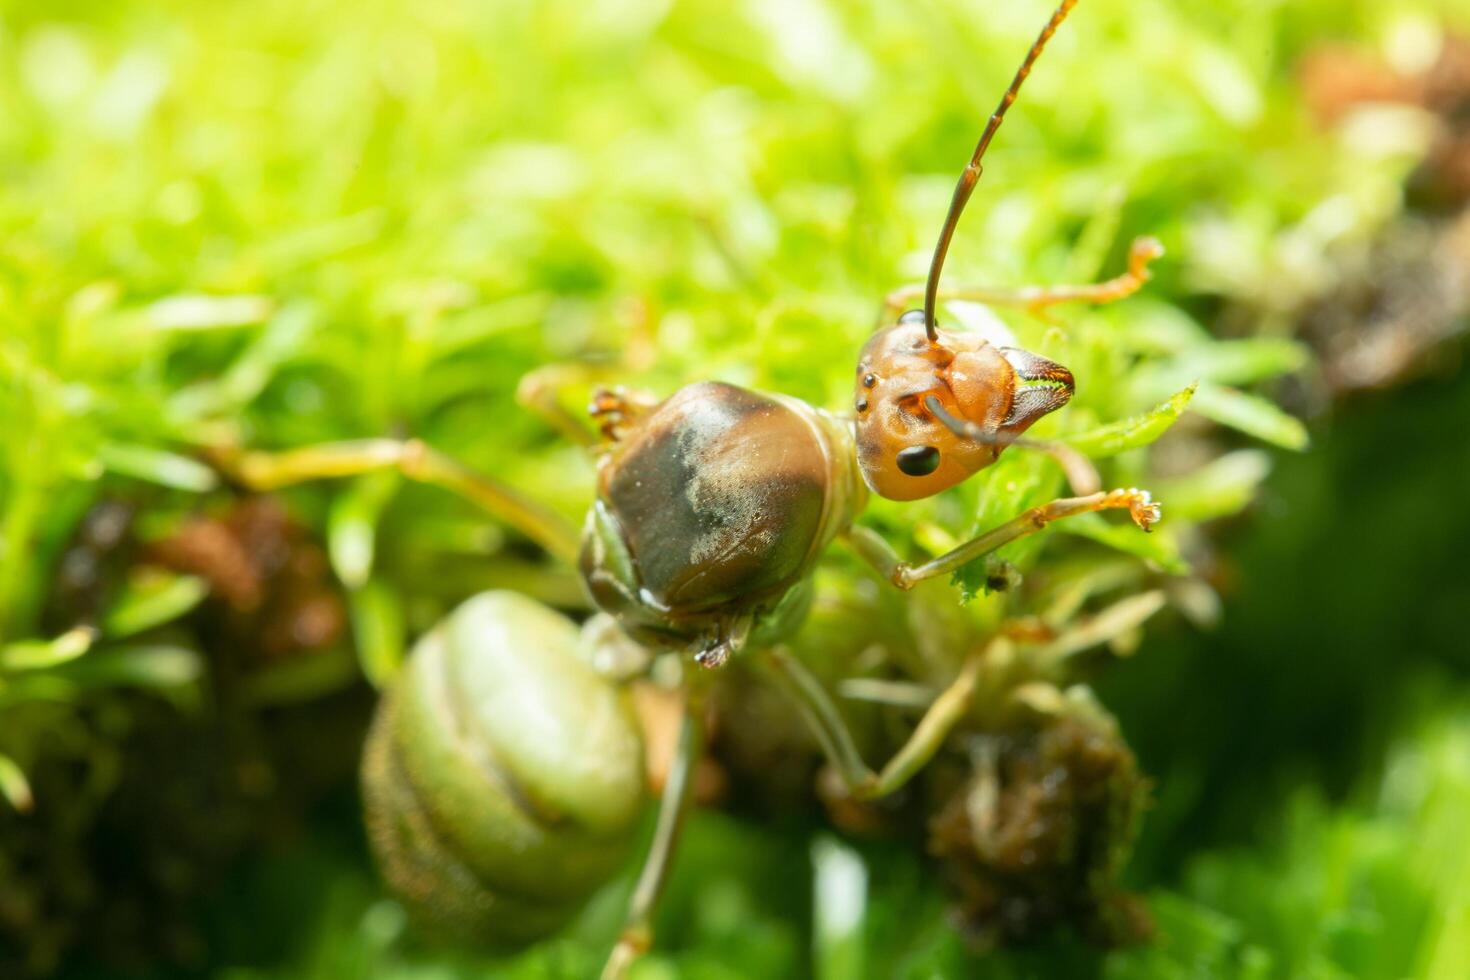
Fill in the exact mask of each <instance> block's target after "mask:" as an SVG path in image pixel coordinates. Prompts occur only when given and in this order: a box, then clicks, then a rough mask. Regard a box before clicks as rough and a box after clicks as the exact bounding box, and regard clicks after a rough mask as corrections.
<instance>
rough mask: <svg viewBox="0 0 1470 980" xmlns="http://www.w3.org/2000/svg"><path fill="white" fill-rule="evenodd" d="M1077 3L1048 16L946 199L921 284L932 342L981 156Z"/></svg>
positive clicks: (1069, 1)
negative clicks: (943, 279) (953, 243)
mask: <svg viewBox="0 0 1470 980" xmlns="http://www.w3.org/2000/svg"><path fill="white" fill-rule="evenodd" d="M1075 6H1077V0H1062V3H1061V6H1059V7H1057V9H1056V12H1055V13H1053V14H1052V15H1051V20H1049V21H1047V22H1046V26H1045V27H1043V28H1042V29H1041V33H1040V34H1039V35H1037V37H1036V42H1035V43H1034V44H1032V45H1031V50H1030V52H1028V53H1027V55H1026V60H1025V61H1023V62H1021V67H1020V68H1018V69H1016V77H1015V78H1013V79H1011V87H1010V88H1008V89H1006V94H1005V95H1004V96H1003V97H1002V98H1001V100H1000V105H999V106H998V107H996V110H995V112H994V113H993V114H992V115H991V117H990V122H989V123H987V124H986V126H985V132H983V133H981V134H980V142H979V143H976V144H975V153H974V154H973V155H972V156H971V157H970V162H969V164H968V165H966V167H965V171H964V173H962V174H960V182H959V184H957V185H956V186H955V189H954V199H953V200H951V201H950V202H949V216H948V217H946V218H945V219H944V227H943V228H942V229H940V232H939V244H937V245H935V246H934V258H933V259H931V260H930V262H929V279H928V281H927V282H925V283H924V330H925V332H926V333H928V335H929V339H930V340H931V341H933V340H938V339H939V327H938V325H937V324H936V323H935V321H934V303H935V301H936V300H937V299H938V298H939V270H940V269H943V268H944V257H945V255H947V254H948V253H949V242H950V239H952V238H953V237H954V230H955V227H956V226H958V225H959V223H960V215H961V214H962V213H964V210H965V205H966V204H967V203H969V200H970V195H971V194H972V193H974V191H975V184H976V183H978V182H979V180H980V172H981V170H982V169H983V168H982V167H981V166H980V158H981V157H983V156H985V151H986V150H987V149H989V148H990V141H991V139H993V138H994V137H995V131H996V130H997V129H1000V124H1001V122H1002V121H1003V120H1004V119H1005V117H1006V110H1007V109H1009V108H1010V107H1011V103H1012V102H1015V101H1016V95H1017V93H1019V92H1020V91H1021V85H1022V83H1023V82H1025V81H1026V76H1028V75H1030V74H1031V66H1032V65H1034V64H1036V59H1037V58H1039V57H1041V50H1042V48H1045V47H1046V42H1048V41H1050V40H1051V36H1052V35H1053V34H1055V33H1056V32H1057V28H1058V27H1060V26H1061V25H1062V21H1064V20H1066V19H1067V15H1068V14H1069V13H1071V12H1072V8H1073V7H1075Z"/></svg>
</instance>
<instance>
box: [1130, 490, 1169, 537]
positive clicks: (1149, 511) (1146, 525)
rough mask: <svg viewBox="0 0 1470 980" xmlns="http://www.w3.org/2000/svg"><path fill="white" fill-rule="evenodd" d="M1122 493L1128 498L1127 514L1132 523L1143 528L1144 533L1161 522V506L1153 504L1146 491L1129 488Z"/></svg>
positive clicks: (1162, 514) (1162, 511)
mask: <svg viewBox="0 0 1470 980" xmlns="http://www.w3.org/2000/svg"><path fill="white" fill-rule="evenodd" d="M1124 493H1125V494H1126V495H1127V498H1128V513H1129V515H1130V516H1132V518H1133V523H1135V524H1137V525H1138V526H1139V527H1141V528H1143V530H1144V532H1145V533H1147V532H1149V531H1152V530H1153V529H1154V525H1155V524H1157V523H1159V521H1161V520H1163V518H1164V508H1163V505H1162V504H1157V503H1154V501H1153V498H1152V497H1150V496H1149V493H1148V491H1147V490H1139V489H1136V488H1132V487H1130V488H1129V489H1128V490H1125V491H1124Z"/></svg>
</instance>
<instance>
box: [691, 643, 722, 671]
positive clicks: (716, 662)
mask: <svg viewBox="0 0 1470 980" xmlns="http://www.w3.org/2000/svg"><path fill="white" fill-rule="evenodd" d="M729 659H730V644H729V643H726V642H725V641H723V640H721V641H720V642H719V643H716V644H715V645H714V646H711V647H705V648H704V649H703V650H701V651H699V652H698V653H696V654H695V655H694V662H695V663H697V664H699V666H701V667H703V668H705V669H706V670H714V669H715V668H717V667H723V666H725V661H727V660H729Z"/></svg>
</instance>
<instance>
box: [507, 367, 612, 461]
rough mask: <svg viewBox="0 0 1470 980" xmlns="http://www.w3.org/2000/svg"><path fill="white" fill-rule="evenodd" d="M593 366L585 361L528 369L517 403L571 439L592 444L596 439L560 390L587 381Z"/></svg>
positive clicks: (519, 387)
mask: <svg viewBox="0 0 1470 980" xmlns="http://www.w3.org/2000/svg"><path fill="white" fill-rule="evenodd" d="M590 374H592V369H590V368H588V367H587V366H586V365H582V364H547V365H545V366H543V367H539V368H537V369H536V370H534V371H530V372H527V373H526V374H525V375H523V376H522V377H521V380H520V382H519V383H518V384H517V385H516V404H518V405H520V406H521V407H522V408H524V409H525V410H526V411H528V412H530V413H531V414H533V415H535V416H537V417H538V418H540V419H541V421H543V422H545V423H546V424H547V425H548V426H550V427H551V428H553V429H555V430H556V431H557V432H559V433H561V434H562V435H563V436H565V437H566V438H567V440H568V441H570V442H573V443H575V444H576V445H579V446H587V447H589V448H590V447H592V446H595V445H596V444H597V438H596V437H595V436H594V435H593V434H592V432H591V431H590V430H588V428H587V425H586V424H585V423H584V422H583V421H582V419H581V418H579V417H578V416H577V415H576V414H575V413H573V412H570V411H568V410H567V408H566V406H564V405H563V404H562V402H561V397H560V396H561V393H562V391H564V390H565V389H567V388H569V387H571V386H572V385H575V384H581V383H585V382H586V381H587V380H588V376H589V375H590Z"/></svg>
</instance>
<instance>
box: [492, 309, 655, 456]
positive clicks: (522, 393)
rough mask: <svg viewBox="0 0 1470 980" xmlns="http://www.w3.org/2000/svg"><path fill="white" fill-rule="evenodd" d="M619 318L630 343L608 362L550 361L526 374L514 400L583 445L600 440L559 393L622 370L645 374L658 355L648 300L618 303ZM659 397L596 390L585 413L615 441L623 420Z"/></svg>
mask: <svg viewBox="0 0 1470 980" xmlns="http://www.w3.org/2000/svg"><path fill="white" fill-rule="evenodd" d="M617 318H618V320H619V321H620V322H621V323H623V324H624V325H625V327H626V331H627V332H626V347H625V349H624V350H623V351H622V353H621V354H620V355H618V356H616V357H613V358H611V359H609V360H607V361H604V362H598V363H588V362H568V363H564V364H547V365H545V366H543V367H539V368H537V369H535V370H534V371H530V372H528V373H527V374H526V375H524V376H523V377H522V378H521V380H520V383H519V384H517V385H516V402H517V403H518V404H519V405H520V406H521V407H522V408H524V409H526V410H527V411H529V412H531V413H533V414H535V415H537V416H539V417H540V418H541V420H542V421H544V422H545V423H546V424H547V425H549V426H550V427H551V428H553V429H555V430H556V431H557V432H560V433H561V434H562V435H564V436H566V437H567V438H568V439H569V440H571V441H572V442H574V443H576V444H577V445H579V446H585V447H588V448H592V447H595V446H597V445H598V438H597V437H596V436H594V435H593V434H592V433H591V432H589V431H588V429H587V425H586V423H585V421H584V419H583V417H582V416H581V414H580V413H578V412H573V411H569V410H568V409H567V407H566V405H565V404H564V403H563V401H562V398H561V395H562V393H563V392H565V391H566V390H567V389H568V388H573V387H579V386H582V385H589V384H593V383H596V382H600V381H603V380H606V379H608V378H609V377H613V376H615V375H617V374H618V373H620V372H629V373H641V372H644V371H647V370H648V369H649V368H650V367H652V366H653V363H654V361H655V360H656V358H657V355H658V339H657V336H656V334H655V329H654V327H655V325H654V321H653V317H652V314H651V311H650V310H649V307H648V304H647V303H645V302H643V301H642V300H638V299H629V300H626V301H624V302H623V303H621V304H620V305H619V308H618V311H617ZM653 404H655V400H654V399H652V398H650V397H648V396H646V395H643V394H641V393H633V392H626V391H624V389H622V388H612V389H607V388H601V387H599V388H597V389H595V390H594V391H593V394H592V400H591V404H590V405H589V406H588V407H587V414H588V415H590V416H592V418H593V420H594V421H595V422H597V423H598V429H599V430H600V432H601V434H602V441H603V442H604V443H606V442H615V441H616V440H617V438H618V436H619V435H621V432H622V424H623V423H624V422H625V421H627V420H630V419H632V418H634V417H636V416H637V415H638V414H640V413H641V412H642V411H643V410H644V409H646V408H647V407H651V406H652V405H653Z"/></svg>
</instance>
